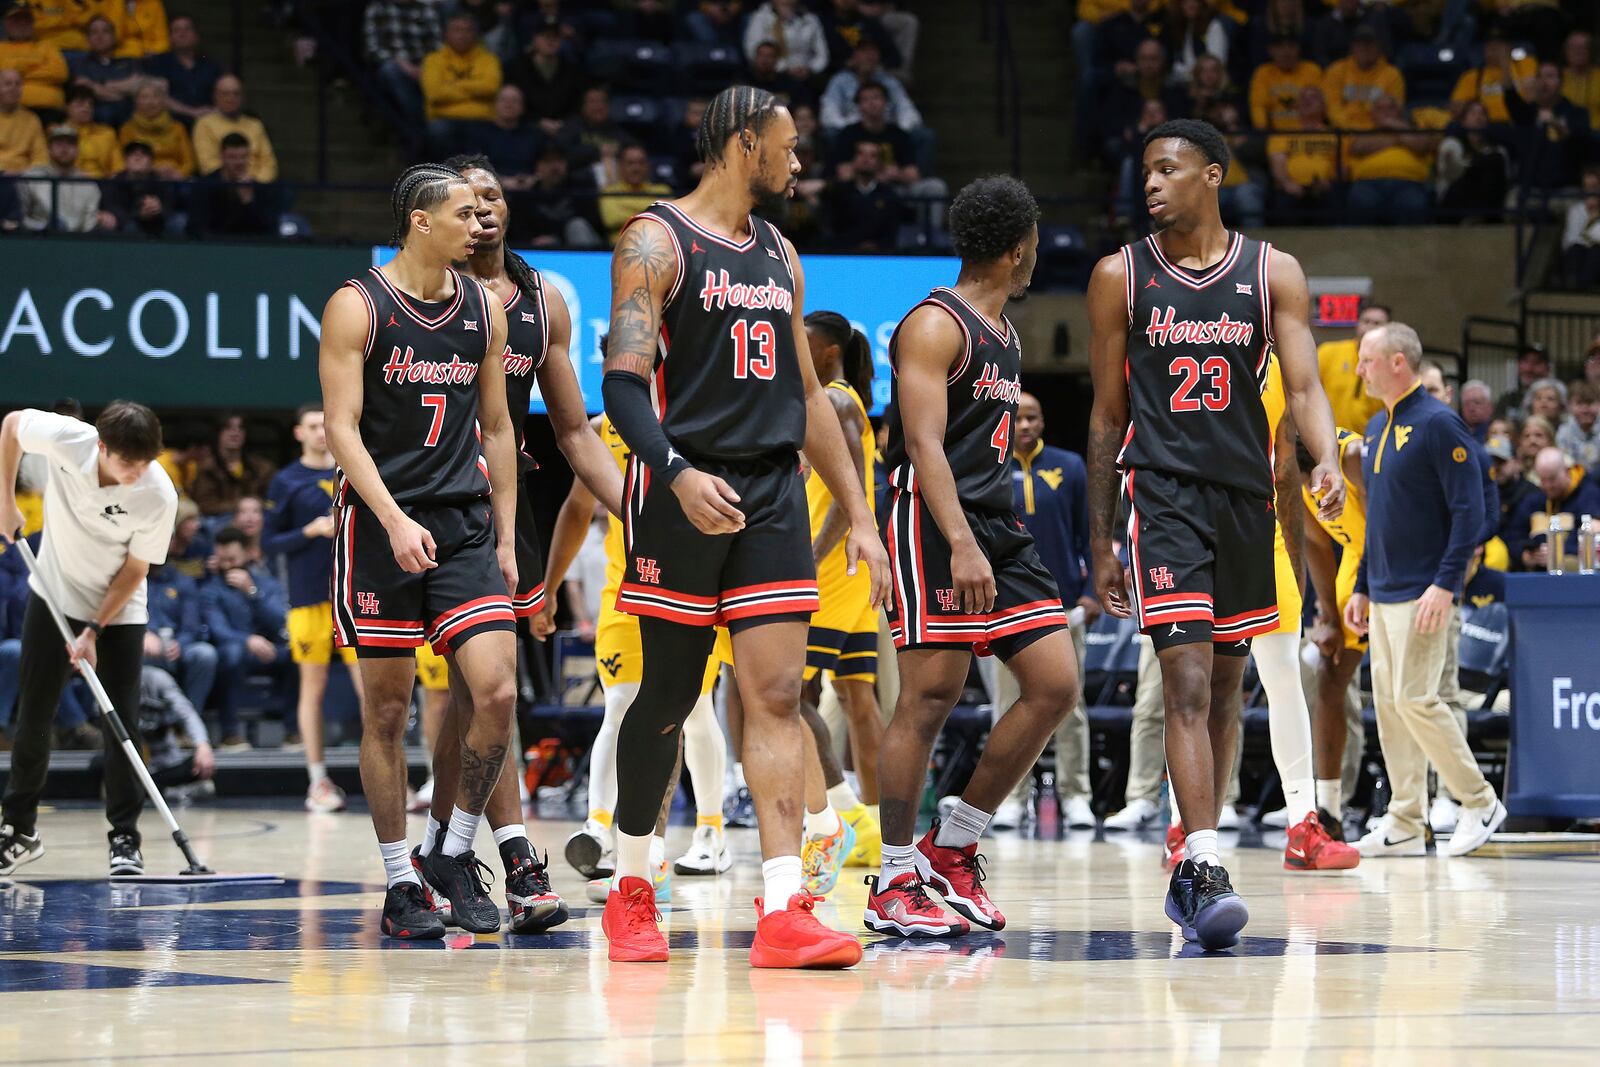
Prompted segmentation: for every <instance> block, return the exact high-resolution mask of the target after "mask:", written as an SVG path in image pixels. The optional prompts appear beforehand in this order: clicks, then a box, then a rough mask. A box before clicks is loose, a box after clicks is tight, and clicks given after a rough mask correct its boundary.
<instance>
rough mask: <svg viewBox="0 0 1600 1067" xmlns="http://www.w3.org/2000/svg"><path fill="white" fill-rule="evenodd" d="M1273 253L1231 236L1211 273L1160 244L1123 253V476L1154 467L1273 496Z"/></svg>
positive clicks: (1149, 242) (1137, 245) (1265, 246)
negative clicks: (1269, 408) (1174, 257)
mask: <svg viewBox="0 0 1600 1067" xmlns="http://www.w3.org/2000/svg"><path fill="white" fill-rule="evenodd" d="M1271 254H1272V246H1271V245H1268V244H1265V243H1264V242H1261V241H1252V240H1249V239H1248V238H1246V237H1245V236H1244V235H1243V234H1240V233H1235V234H1234V235H1233V241H1232V242H1231V243H1230V244H1229V246H1228V253H1227V255H1225V256H1223V257H1222V259H1221V261H1220V262H1218V263H1217V264H1216V266H1214V267H1212V268H1211V269H1210V270H1206V271H1193V270H1188V269H1186V268H1183V267H1178V266H1175V265H1174V264H1172V263H1171V262H1169V261H1168V259H1167V258H1166V256H1165V255H1163V254H1162V252H1161V246H1160V244H1159V243H1157V241H1156V238H1155V237H1154V236H1151V237H1147V238H1145V239H1144V240H1143V241H1139V242H1136V243H1134V244H1131V245H1126V246H1124V247H1123V249H1122V265H1123V269H1124V270H1125V271H1126V272H1127V276H1128V285H1127V295H1128V350H1127V368H1126V370H1127V379H1128V413H1129V421H1128V434H1127V437H1126V438H1124V440H1123V445H1122V452H1121V454H1120V456H1119V457H1118V459H1119V461H1120V462H1121V464H1122V466H1123V467H1124V468H1125V469H1134V470H1137V469H1140V468H1146V467H1148V468H1151V469H1155V470H1164V471H1168V472H1171V473H1173V474H1182V475H1187V476H1189V477H1192V478H1198V479H1200V480H1202V481H1208V482H1215V483H1217V484H1220V485H1225V486H1230V487H1232V488H1235V489H1242V490H1245V491H1246V492H1250V493H1254V494H1257V495H1260V496H1266V497H1270V496H1271V495H1272V485H1273V482H1272V440H1271V432H1270V430H1269V429H1268V427H1267V414H1266V411H1265V409H1264V408H1263V407H1262V403H1261V389H1262V385H1263V384H1264V382H1265V381H1266V373H1267V355H1268V352H1269V351H1270V350H1271V347H1272V343H1273V341H1272V313H1271V293H1270V292H1269V290H1268V288H1267V264H1268V262H1269V260H1270V258H1271Z"/></svg>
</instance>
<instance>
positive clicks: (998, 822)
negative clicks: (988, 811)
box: [989, 800, 1028, 830]
mask: <svg viewBox="0 0 1600 1067" xmlns="http://www.w3.org/2000/svg"><path fill="white" fill-rule="evenodd" d="M1027 821H1028V805H1026V804H1024V803H1022V802H1021V801H1019V800H1007V801H1004V802H1003V803H1001V805H1000V806H999V807H998V808H996V809H995V811H994V818H992V819H990V820H989V825H990V826H991V827H993V828H994V829H996V830H1015V829H1016V828H1017V827H1019V826H1021V825H1022V824H1023V823H1025V822H1027Z"/></svg>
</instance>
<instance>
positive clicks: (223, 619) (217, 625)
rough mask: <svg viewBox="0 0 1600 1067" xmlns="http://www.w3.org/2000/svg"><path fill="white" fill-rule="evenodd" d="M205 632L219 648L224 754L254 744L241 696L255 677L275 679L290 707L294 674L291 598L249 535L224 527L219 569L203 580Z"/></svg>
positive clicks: (280, 702) (284, 702)
mask: <svg viewBox="0 0 1600 1067" xmlns="http://www.w3.org/2000/svg"><path fill="white" fill-rule="evenodd" d="M201 603H202V604H203V605H204V607H203V610H204V612H205V620H206V632H207V633H208V634H210V636H211V640H212V643H213V644H215V645H216V646H217V659H218V665H219V670H218V678H217V681H218V693H219V709H220V710H221V712H222V715H221V723H220V727H221V732H222V741H221V743H220V744H219V745H218V746H217V747H218V748H220V749H221V750H222V751H223V752H228V751H237V750H240V749H247V748H249V747H250V744H249V742H248V741H246V740H245V738H244V735H243V734H241V733H240V732H239V717H238V713H239V708H240V706H241V701H240V698H241V696H242V695H243V692H244V689H245V686H246V684H247V683H248V681H249V679H250V677H251V676H252V675H258V674H265V675H267V676H268V677H269V678H270V679H271V680H272V682H273V686H274V689H275V691H276V696H277V697H278V699H277V700H275V701H274V702H273V703H274V706H276V707H287V704H288V702H287V699H286V698H287V696H288V693H287V682H288V681H289V680H290V679H291V678H292V677H293V675H292V673H291V671H290V663H289V640H288V636H287V634H286V633H285V632H284V622H285V620H286V619H287V618H288V601H287V600H285V599H284V595H283V587H282V586H281V585H279V584H278V579H276V578H274V577H273V576H272V572H271V571H270V570H268V569H267V567H266V566H265V565H264V564H261V563H252V562H251V561H250V558H249V549H248V539H247V538H246V537H245V535H244V534H243V533H242V532H240V531H239V530H236V529H234V528H233V527H231V526H229V527H225V528H224V529H223V530H222V531H221V532H220V533H218V534H217V572H216V573H215V574H213V575H211V576H210V577H208V578H207V579H206V580H205V581H204V582H202V583H201Z"/></svg>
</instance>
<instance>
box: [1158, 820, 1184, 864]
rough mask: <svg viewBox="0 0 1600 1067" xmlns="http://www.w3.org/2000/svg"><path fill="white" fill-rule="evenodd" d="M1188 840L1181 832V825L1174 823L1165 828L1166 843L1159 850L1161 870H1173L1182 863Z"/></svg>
mask: <svg viewBox="0 0 1600 1067" xmlns="http://www.w3.org/2000/svg"><path fill="white" fill-rule="evenodd" d="M1188 842H1189V839H1188V837H1187V836H1186V835H1185V834H1184V832H1183V823H1181V822H1175V823H1173V824H1172V825H1171V826H1169V827H1167V843H1166V845H1165V847H1164V848H1162V850H1161V869H1162V870H1165V871H1170V870H1174V869H1176V868H1177V866H1178V864H1180V863H1182V862H1183V858H1184V855H1185V854H1186V849H1187V846H1188Z"/></svg>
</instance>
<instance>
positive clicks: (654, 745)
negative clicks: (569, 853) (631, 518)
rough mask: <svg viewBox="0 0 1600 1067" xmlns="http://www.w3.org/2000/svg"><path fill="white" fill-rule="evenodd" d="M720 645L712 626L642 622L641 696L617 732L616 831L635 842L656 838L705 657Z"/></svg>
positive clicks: (697, 694)
mask: <svg viewBox="0 0 1600 1067" xmlns="http://www.w3.org/2000/svg"><path fill="white" fill-rule="evenodd" d="M715 640H716V631H715V630H713V629H712V628H711V627H709V626H685V625H683V624H682V623H676V622H667V621H665V620H664V619H652V618H648V617H643V618H640V619H639V643H640V646H641V647H642V648H643V650H644V663H643V672H642V674H641V676H640V680H639V695H638V696H636V697H634V698H633V704H632V706H631V707H629V708H628V712H627V714H626V715H624V716H623V719H622V728H621V729H620V730H619V731H618V732H617V822H616V825H617V829H618V830H620V831H622V832H623V833H625V834H629V835H631V836H634V837H644V836H646V835H648V834H652V833H654V832H655V828H656V816H658V815H660V814H661V801H662V797H664V796H665V795H666V791H667V785H668V783H670V782H671V781H672V775H673V770H674V768H675V766H676V765H677V760H678V743H679V737H680V735H681V733H682V728H683V722H684V720H685V719H687V718H688V717H689V712H690V711H692V710H693V709H694V702H695V701H696V700H698V699H699V698H700V681H701V679H702V678H703V677H704V675H705V670H706V657H707V656H709V655H710V654H711V646H712V644H713V642H714V641H715Z"/></svg>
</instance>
